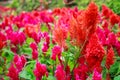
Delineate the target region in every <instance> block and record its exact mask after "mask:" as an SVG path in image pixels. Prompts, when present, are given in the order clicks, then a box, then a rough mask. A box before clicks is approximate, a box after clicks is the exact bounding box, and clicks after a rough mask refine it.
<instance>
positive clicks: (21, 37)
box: [9, 32, 26, 46]
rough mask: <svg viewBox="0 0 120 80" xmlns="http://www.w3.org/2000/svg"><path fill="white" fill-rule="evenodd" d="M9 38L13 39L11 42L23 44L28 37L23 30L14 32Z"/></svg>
mask: <svg viewBox="0 0 120 80" xmlns="http://www.w3.org/2000/svg"><path fill="white" fill-rule="evenodd" d="M13 36H14V37H13ZM9 39H10V41H11V44H13V45H15V46H16V45H18V44H20V45H22V44H23V43H24V42H25V40H26V37H25V34H24V33H23V32H13V33H11V34H10V35H9Z"/></svg>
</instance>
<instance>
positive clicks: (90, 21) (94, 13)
mask: <svg viewBox="0 0 120 80" xmlns="http://www.w3.org/2000/svg"><path fill="white" fill-rule="evenodd" d="M97 23H98V7H97V5H96V4H95V3H93V2H91V3H90V4H89V5H88V8H87V9H86V10H85V12H84V14H83V22H82V25H83V26H84V27H86V28H87V30H88V31H89V34H88V36H89V35H91V34H92V33H94V32H95V30H96V26H97Z"/></svg>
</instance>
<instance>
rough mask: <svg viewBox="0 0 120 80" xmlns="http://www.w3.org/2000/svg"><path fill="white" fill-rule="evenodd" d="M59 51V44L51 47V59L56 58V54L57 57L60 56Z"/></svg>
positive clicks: (60, 51) (60, 50)
mask: <svg viewBox="0 0 120 80" xmlns="http://www.w3.org/2000/svg"><path fill="white" fill-rule="evenodd" d="M61 53H62V49H61V47H60V46H57V45H56V46H54V47H53V49H52V56H51V59H52V60H56V57H57V56H58V58H60V56H61Z"/></svg>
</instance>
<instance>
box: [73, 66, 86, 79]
mask: <svg viewBox="0 0 120 80" xmlns="http://www.w3.org/2000/svg"><path fill="white" fill-rule="evenodd" d="M87 72H88V67H87V65H85V64H80V65H79V66H78V67H77V68H75V69H74V79H75V80H86V79H87V77H88V75H87Z"/></svg>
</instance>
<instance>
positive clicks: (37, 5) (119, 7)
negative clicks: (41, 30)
mask: <svg viewBox="0 0 120 80" xmlns="http://www.w3.org/2000/svg"><path fill="white" fill-rule="evenodd" d="M0 1H3V0H0ZM5 1H7V0H5ZM8 1H11V2H10V3H9V4H8V6H9V7H12V8H16V12H17V13H19V12H21V11H32V10H43V9H53V8H56V7H60V8H61V7H74V6H77V7H78V8H79V9H84V8H86V7H87V5H88V4H89V2H91V1H94V2H95V3H96V4H97V5H98V6H99V8H100V9H101V5H102V4H105V5H107V6H108V7H109V8H111V9H112V10H113V11H114V12H115V13H117V14H119V15H120V0H8ZM65 1H68V2H67V3H65ZM71 1H73V2H72V3H71V4H69V3H70V2H71Z"/></svg>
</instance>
